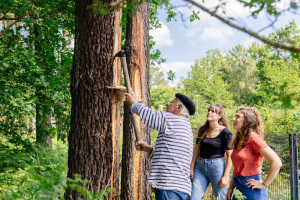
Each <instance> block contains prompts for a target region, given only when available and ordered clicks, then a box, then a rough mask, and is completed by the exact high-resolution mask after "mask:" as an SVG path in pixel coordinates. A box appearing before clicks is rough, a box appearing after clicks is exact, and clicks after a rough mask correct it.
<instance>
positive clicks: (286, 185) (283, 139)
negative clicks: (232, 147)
mask: <svg viewBox="0 0 300 200" xmlns="http://www.w3.org/2000/svg"><path fill="white" fill-rule="evenodd" d="M264 139H265V141H266V142H267V143H268V145H269V146H270V147H271V148H272V149H273V150H274V151H275V152H276V153H277V155H278V156H279V157H280V158H281V162H282V167H281V169H280V171H279V173H278V175H277V177H276V178H275V179H274V181H273V182H272V183H271V184H270V185H269V186H268V196H269V199H272V200H284V199H291V187H290V162H289V136H288V135H273V134H266V135H265V137H264ZM269 166H270V164H269V162H268V161H267V160H266V159H264V162H263V168H262V171H263V173H262V175H263V179H264V178H265V177H266V175H267V174H268V170H269Z"/></svg>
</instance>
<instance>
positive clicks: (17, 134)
mask: <svg viewBox="0 0 300 200" xmlns="http://www.w3.org/2000/svg"><path fill="white" fill-rule="evenodd" d="M74 8H75V7H74V3H73V2H72V1H65V0H61V1H53V2H52V1H51V2H50V4H49V1H39V2H38V3H37V2H36V3H32V2H31V1H27V0H22V1H2V2H1V14H0V21H2V22H6V23H2V24H7V25H6V26H3V27H2V29H1V32H0V35H1V37H0V66H1V67H0V71H1V73H0V80H1V82H2V83H1V86H0V87H1V91H3V92H1V94H0V104H1V106H2V112H1V116H2V117H3V118H5V120H1V121H0V123H1V128H3V129H2V130H1V131H5V132H7V134H8V136H9V137H11V140H12V141H15V142H16V143H18V144H23V145H25V143H26V145H27V146H28V145H30V144H29V143H28V142H25V143H24V137H23V136H22V134H26V135H28V133H29V135H30V134H31V133H33V131H34V128H33V127H32V118H33V117H35V118H36V125H37V126H36V130H37V134H38V135H39V136H40V137H39V138H40V139H41V140H40V142H44V141H45V140H44V139H45V138H46V137H45V136H46V135H48V136H50V135H53V134H55V133H56V130H55V129H53V128H52V126H49V125H48V124H47V123H46V118H47V116H49V114H50V113H52V116H55V115H57V114H56V113H54V111H57V110H61V111H64V113H65V115H64V117H62V121H61V122H62V123H61V124H62V125H66V126H65V127H63V126H61V129H64V130H66V129H68V124H69V123H68V122H67V121H68V119H69V118H68V116H69V115H68V113H69V112H68V108H66V107H67V105H68V103H70V93H69V90H68V86H69V71H70V67H71V61H72V53H71V52H70V50H69V49H67V48H66V46H67V45H68V44H69V42H70V41H68V40H66V39H65V38H64V37H63V35H62V32H63V31H62V30H67V31H68V32H69V33H70V35H71V34H74V14H73V12H74ZM35 112H36V113H35ZM15 122H17V123H15ZM26 141H29V140H26ZM26 145H25V146H26Z"/></svg>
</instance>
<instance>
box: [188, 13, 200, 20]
mask: <svg viewBox="0 0 300 200" xmlns="http://www.w3.org/2000/svg"><path fill="white" fill-rule="evenodd" d="M199 14H200V11H197V12H195V11H194V10H193V14H192V15H191V16H190V22H193V21H195V20H200V17H199Z"/></svg>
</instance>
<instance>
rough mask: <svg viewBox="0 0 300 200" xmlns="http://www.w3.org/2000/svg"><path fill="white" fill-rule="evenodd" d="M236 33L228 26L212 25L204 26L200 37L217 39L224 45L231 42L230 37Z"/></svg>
mask: <svg viewBox="0 0 300 200" xmlns="http://www.w3.org/2000/svg"><path fill="white" fill-rule="evenodd" d="M232 35H234V32H233V30H232V29H231V28H229V27H227V26H219V27H217V26H211V27H206V28H204V30H203V32H202V34H201V35H200V38H201V39H202V40H204V41H206V40H215V41H217V42H218V44H219V45H223V44H226V43H228V42H229V39H228V37H230V36H232Z"/></svg>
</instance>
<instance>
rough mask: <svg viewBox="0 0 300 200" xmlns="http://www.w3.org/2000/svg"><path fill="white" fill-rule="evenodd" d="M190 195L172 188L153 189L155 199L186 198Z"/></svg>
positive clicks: (181, 199) (174, 199) (171, 199)
mask: <svg viewBox="0 0 300 200" xmlns="http://www.w3.org/2000/svg"><path fill="white" fill-rule="evenodd" d="M189 198H190V197H189V195H188V194H185V193H183V192H178V191H173V190H160V189H156V190H155V199H156V200H188V199H189Z"/></svg>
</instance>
